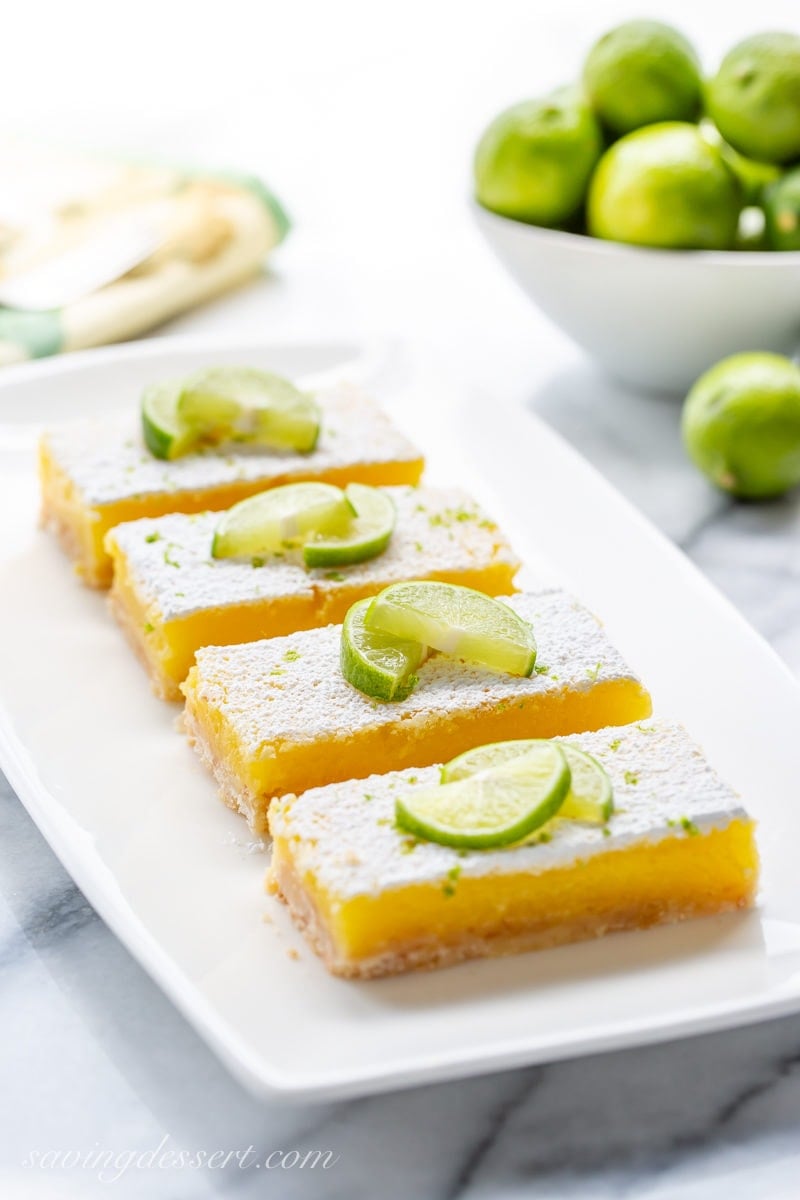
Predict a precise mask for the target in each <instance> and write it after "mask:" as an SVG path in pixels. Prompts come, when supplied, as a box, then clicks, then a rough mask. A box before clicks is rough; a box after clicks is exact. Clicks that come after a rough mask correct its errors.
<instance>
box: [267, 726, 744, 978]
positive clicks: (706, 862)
mask: <svg viewBox="0 0 800 1200" xmlns="http://www.w3.org/2000/svg"><path fill="white" fill-rule="evenodd" d="M564 740H565V741H566V742H568V743H571V744H573V745H575V746H577V747H579V748H581V749H583V750H585V751H587V752H588V753H590V754H592V755H594V756H595V757H596V758H597V759H598V760H599V761H600V762H601V763H602V764H603V766H604V767H605V768H606V770H607V772H608V774H609V775H610V777H611V779H612V784H613V787H614V793H615V800H616V812H615V814H614V815H613V816H612V817H611V818H610V822H609V824H608V825H607V826H605V827H600V826H593V825H591V824H589V823H587V822H580V821H578V822H576V821H568V820H561V819H558V818H556V819H555V820H553V821H551V822H550V823H549V825H548V827H547V830H548V833H547V836H546V837H542V836H541V834H539V835H538V836H537V835H534V837H532V838H531V840H530V841H529V842H527V843H525V844H521V845H516V846H512V847H508V848H505V849H502V850H493V851H486V850H471V851H464V850H454V849H451V848H449V847H447V846H442V845H436V844H433V843H430V842H421V841H418V840H417V839H414V838H411V837H409V835H407V834H405V833H403V831H402V830H400V829H398V828H397V826H396V825H395V821H394V806H395V801H396V798H397V797H398V796H402V795H403V794H404V793H407V792H409V791H412V790H413V788H415V787H424V786H426V785H431V784H434V783H436V782H437V781H438V771H437V768H436V767H425V768H419V769H417V770H416V771H413V772H408V771H403V772H391V773H389V774H387V775H376V776H372V777H370V778H368V779H366V780H351V781H347V782H345V783H339V784H333V785H329V786H327V787H323V788H317V789H313V790H311V791H309V792H306V793H305V794H304V795H300V796H299V797H298V796H285V797H283V798H280V799H276V800H274V801H273V802H272V807H271V824H272V831H273V838H274V841H273V850H272V862H271V866H270V870H269V874H268V881H267V882H268V888H269V890H271V891H273V892H274V893H277V894H278V895H279V896H280V897H281V899H283V900H284V901H285V902H286V903H287V905H288V907H289V910H290V912H291V915H292V918H293V919H294V921H295V923H296V924H297V925H298V927H299V928H300V929H302V930H303V931H304V933H305V935H306V936H307V938H308V940H309V942H310V943H311V944H312V946H313V947H314V949H315V950H316V952H317V954H319V955H320V957H321V958H322V959H323V961H324V963H325V965H326V967H327V968H328V969H329V970H330V971H331V972H332V973H334V974H336V975H339V976H343V977H348V978H361V979H370V978H378V977H380V976H384V975H391V974H398V973H402V972H406V971H411V970H416V969H427V968H432V967H439V966H446V965H453V964H456V963H459V962H464V961H467V960H469V959H474V958H484V957H496V956H505V955H509V954H516V953H520V952H523V951H528V950H540V949H547V948H551V947H555V946H560V945H565V944H568V943H571V942H576V941H583V940H589V939H593V938H596V937H601V936H603V935H605V934H607V933H612V932H621V931H624V930H637V929H646V928H650V927H651V926H654V925H663V924H671V923H675V922H678V921H684V920H689V919H692V918H695V917H700V916H706V915H713V914H719V913H723V912H731V911H735V910H737V909H746V908H749V907H751V906H752V905H753V903H754V901H755V896H756V889H757V885H758V851H757V847H756V844H755V837H754V829H755V826H754V822H753V820H752V819H751V817H750V816H749V814H748V813H747V812H746V811H745V809H744V808H743V807H742V805H741V803H740V801H739V800H738V798H737V797H736V795H735V794H734V792H733V791H732V790H731V789H730V788H729V787H728V785H727V784H725V783H724V782H723V781H722V780H721V779H720V778H719V776H718V775H717V774H716V772H715V771H714V770H713V768H712V767H711V766H710V764H709V763H708V762H707V760H706V759H705V758H704V757H703V755H702V754H701V752H700V751H699V749H698V748H697V747H696V746H695V745H694V743H693V742H692V741H691V739H690V738H689V736H688V734H687V733H686V731H685V730H684V729H682V728H681V727H680V726H677V725H675V724H674V723H672V722H667V721H658V720H657V721H652V722H650V723H649V724H647V725H644V724H637V725H633V726H629V727H623V728H619V727H614V728H611V729H604V730H600V731H598V732H595V733H587V734H581V735H573V736H570V737H568V738H565V739H564Z"/></svg>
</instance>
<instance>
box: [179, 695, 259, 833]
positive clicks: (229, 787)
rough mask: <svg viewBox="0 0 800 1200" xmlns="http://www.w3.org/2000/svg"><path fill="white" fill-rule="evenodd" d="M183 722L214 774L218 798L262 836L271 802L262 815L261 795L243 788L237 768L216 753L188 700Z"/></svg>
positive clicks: (182, 724) (205, 762)
mask: <svg viewBox="0 0 800 1200" xmlns="http://www.w3.org/2000/svg"><path fill="white" fill-rule="evenodd" d="M180 725H181V728H182V730H183V732H184V733H185V734H186V739H187V741H188V743H189V745H190V746H191V747H192V749H193V750H194V751H195V753H196V754H197V757H198V758H199V759H200V762H201V763H202V764H203V766H204V767H205V768H206V770H207V771H209V772H210V774H211V775H212V776H213V778H214V781H215V783H216V784H217V788H218V795H219V798H220V800H221V801H222V802H223V804H225V805H226V806H227V807H228V808H230V809H232V810H233V812H235V813H239V814H240V815H241V816H243V817H244V818H245V820H246V821H247V824H248V826H249V827H250V829H251V830H252V832H253V833H255V834H258V835H259V836H262V835H264V834H266V833H268V831H269V824H268V820H267V812H268V810H269V805H268V804H267V805H266V807H265V809H264V813H263V818H262V817H261V816H260V814H259V812H258V808H257V802H258V797H254V796H253V793H252V792H251V791H250V790H249V789H246V788H244V787H243V786H242V785H241V782H240V780H239V779H238V777H237V776H236V775H235V774H234V772H233V771H231V770H230V769H229V768H228V767H227V766H226V765H225V764H224V762H223V761H222V759H221V758H220V757H219V755H217V754H215V753H214V751H213V750H212V748H211V746H210V745H209V743H208V741H207V740H206V737H205V734H204V732H203V729H202V727H201V725H200V723H199V722H198V721H197V719H196V718H195V716H194V713H193V712H192V710H191V707H190V706H189V705H188V704H187V705H186V708H185V709H184V711H183V716H182V717H181V721H180Z"/></svg>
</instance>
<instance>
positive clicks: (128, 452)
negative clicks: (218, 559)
mask: <svg viewBox="0 0 800 1200" xmlns="http://www.w3.org/2000/svg"><path fill="white" fill-rule="evenodd" d="M317 399H318V401H319V404H320V407H321V409H322V431H321V433H320V439H319V443H318V445H317V447H316V449H315V450H313V451H312V452H311V453H310V454H292V453H287V454H281V453H277V452H275V451H264V450H263V449H259V448H257V447H247V448H245V447H241V446H234V447H230V448H226V449H225V450H221V449H220V450H210V451H208V452H206V453H203V454H188V455H186V456H185V457H183V458H178V459H176V460H175V461H174V462H163V461H162V460H161V459H158V458H154V457H153V455H152V454H150V453H149V451H148V450H147V448H146V447H145V445H144V443H143V441H142V436H141V430H140V427H139V418H138V414H136V415H135V414H132V413H131V414H128V415H126V416H123V417H117V416H114V417H108V418H104V419H102V420H91V421H88V420H87V421H78V422H71V423H69V424H64V425H61V426H58V427H56V428H54V429H52V430H50V431H48V432H47V433H46V434H45V435H44V436H45V441H46V443H47V445H48V446H49V448H50V452H51V454H52V456H53V458H54V460H55V462H56V463H57V464H58V465H59V466H60V468H61V469H62V471H64V472H65V473H66V474H67V475H68V476H69V477H70V479H71V480H72V481H73V483H74V484H75V486H76V487H77V488H78V490H79V492H80V494H81V496H82V498H83V501H84V503H86V504H92V505H103V504H114V503H117V502H119V501H120V500H126V499H131V498H132V497H135V496H147V495H153V494H155V493H161V492H184V491H186V492H189V491H191V492H195V491H202V490H203V489H206V488H214V487H221V486H224V485H225V484H229V483H235V482H236V481H237V480H241V481H247V482H253V481H258V480H263V481H264V485H265V487H266V486H268V485H269V484H270V481H271V480H272V479H275V478H279V479H281V480H283V481H286V480H288V479H291V478H293V477H304V476H308V474H309V473H312V474H313V473H316V472H323V471H329V470H335V469H336V468H340V467H346V466H350V465H354V464H365V463H381V462H409V461H413V460H416V459H418V458H420V457H421V455H420V453H419V451H418V450H417V449H416V448H415V447H414V446H413V445H412V444H411V442H409V441H408V439H407V438H406V437H404V436H403V434H401V433H400V432H399V430H397V429H396V428H395V426H394V425H393V424H392V422H391V421H390V419H389V417H388V416H387V415H386V413H385V412H383V410H382V409H381V408H380V407H379V406H378V405H377V404H375V403H374V402H373V401H372V400H370V399H369V398H368V397H367V396H365V395H364V394H363V393H362V392H360V391H359V390H358V389H356V388H354V387H352V386H350V385H345V384H340V385H338V386H337V387H336V388H331V389H330V390H328V391H326V392H322V393H320V394H319V395H318V396H317Z"/></svg>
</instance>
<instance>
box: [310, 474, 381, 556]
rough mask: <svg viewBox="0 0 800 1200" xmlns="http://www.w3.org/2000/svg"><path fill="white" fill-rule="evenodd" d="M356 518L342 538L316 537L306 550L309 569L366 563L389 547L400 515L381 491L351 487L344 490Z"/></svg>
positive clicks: (365, 486)
mask: <svg viewBox="0 0 800 1200" xmlns="http://www.w3.org/2000/svg"><path fill="white" fill-rule="evenodd" d="M345 496H346V497H347V499H348V500H349V502H350V504H351V506H352V508H353V511H354V513H355V516H354V518H353V520H352V522H351V524H350V528H349V529H348V530H347V531H346V532H344V533H343V534H341V536H340V537H324V536H323V535H322V534H317V535H316V537H312V539H311V541H308V542H306V544H305V546H304V547H303V561H304V562H305V564H306V566H307V567H338V566H344V565H346V564H347V563H359V562H366V560H367V559H369V558H375V557H376V556H377V555H378V554H382V553H383V551H384V550H385V549H386V547H387V546H388V545H389V539H390V538H391V536H392V531H393V530H394V525H395V520H396V518H397V514H396V511H395V507H394V502H393V500H392V498H391V496H389V495H387V493H386V492H382V491H381V490H380V489H379V488H374V487H367V485H366V484H363V483H351V484H348V486H347V487H346V488H345Z"/></svg>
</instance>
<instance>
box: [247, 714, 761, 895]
mask: <svg viewBox="0 0 800 1200" xmlns="http://www.w3.org/2000/svg"><path fill="white" fill-rule="evenodd" d="M564 741H566V742H569V743H571V744H573V745H576V746H580V747H581V748H582V749H584V750H586V751H588V753H590V754H593V755H594V756H595V757H596V758H597V759H598V760H599V761H600V762H601V763H602V764H603V766H604V767H605V769H606V771H607V772H608V774H609V776H610V778H611V782H612V785H613V788H614V800H615V806H616V812H615V813H614V815H613V816H612V818H611V820H610V822H609V824H608V827H607V828H608V833H607V834H606V833H604V832H603V829H602V828H600V827H599V826H597V825H590V824H588V823H585V822H580V821H570V820H564V821H554V822H552V823H551V826H550V827H549V829H548V832H549V833H550V836H551V840H550V841H548V842H541V843H536V842H531V843H530V844H528V845H525V846H515V847H512V848H508V849H505V850H493V851H486V850H484V851H470V852H464V851H461V852H459V851H456V850H453V849H450V848H449V847H447V846H438V845H435V844H434V843H431V842H415V841H414V839H410V838H409V837H408V836H407V835H405V834H403V833H402V832H401V831H400V830H398V829H397V828H396V827H395V824H394V809H395V800H396V798H397V796H398V795H402V794H404V793H408V792H409V791H412V790H413V789H414V788H418V787H424V786H430V785H431V784H436V783H437V782H438V779H439V769H438V767H425V768H423V769H420V770H411V771H396V772H393V773H391V774H389V775H373V776H371V777H370V778H369V779H362V780H350V781H348V782H347V783H338V784H332V785H329V786H328V787H321V788H314V789H313V790H311V791H308V792H306V793H305V794H304V795H303V796H300V797H299V798H294V797H284V798H283V799H282V800H276V801H273V804H272V807H271V809H270V825H271V829H272V833H273V836H275V837H281V838H285V837H293V838H297V839H299V841H297V842H296V843H295V844H294V847H293V854H294V856H295V863H296V866H297V868H298V874H300V876H301V877H302V876H303V875H304V874H305V872H307V871H310V872H311V873H312V874H313V875H314V876H315V877H316V878H317V880H318V882H319V884H320V885H321V886H322V887H323V888H325V889H326V890H327V891H328V892H329V893H331V894H332V895H335V896H337V897H341V898H342V899H347V898H349V897H353V896H358V895H364V894H366V895H374V894H377V893H378V892H384V891H386V890H389V889H392V888H401V887H408V886H409V885H412V884H442V885H443V884H444V883H445V882H446V881H447V880H448V873H449V872H453V871H454V870H455V871H456V875H457V876H458V877H459V878H471V877H477V876H485V875H492V874H500V873H514V872H518V871H519V872H533V873H538V872H541V871H546V870H550V869H552V868H555V867H565V866H570V865H573V864H574V863H576V862H577V861H580V860H583V859H586V858H590V857H592V856H593V855H597V854H603V853H606V852H608V851H612V850H622V849H624V848H625V847H628V846H632V845H634V844H637V843H641V842H643V841H644V842H656V841H660V840H662V839H663V838H666V837H688V836H692V835H693V834H695V833H698V832H699V833H700V834H702V833H707V832H709V831H710V830H711V829H716V828H724V827H725V826H726V825H728V824H729V823H730V822H731V821H733V820H736V819H746V818H747V814H746V812H745V810H744V809H743V808H742V806H741V804H740V803H739V801H738V799H737V797H736V795H735V793H734V792H733V790H732V789H731V788H730V787H729V786H728V785H727V784H726V783H725V782H723V780H722V779H720V777H719V776H718V775H717V774H716V772H715V771H714V770H713V768H712V767H711V766H710V765H709V763H708V762H707V761H706V760H705V758H704V757H703V755H702V753H701V751H700V750H699V749H698V747H697V746H696V745H695V744H694V742H692V740H691V738H690V737H689V735H688V734H687V733H686V731H685V729H683V728H682V727H681V726H679V725H675V724H673V723H671V722H667V721H660V720H658V721H647V722H643V723H642V724H639V725H628V726H624V727H622V728H619V727H614V728H609V729H602V730H600V731H599V732H597V733H582V734H574V735H572V736H570V737H568V738H565V739H564ZM411 847H413V849H410V848H411ZM456 886H457V885H456Z"/></svg>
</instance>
